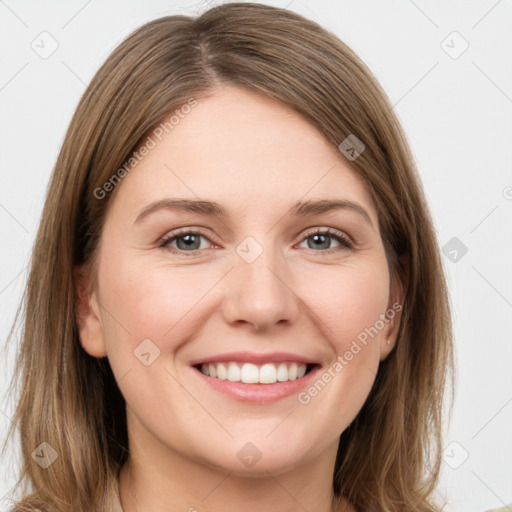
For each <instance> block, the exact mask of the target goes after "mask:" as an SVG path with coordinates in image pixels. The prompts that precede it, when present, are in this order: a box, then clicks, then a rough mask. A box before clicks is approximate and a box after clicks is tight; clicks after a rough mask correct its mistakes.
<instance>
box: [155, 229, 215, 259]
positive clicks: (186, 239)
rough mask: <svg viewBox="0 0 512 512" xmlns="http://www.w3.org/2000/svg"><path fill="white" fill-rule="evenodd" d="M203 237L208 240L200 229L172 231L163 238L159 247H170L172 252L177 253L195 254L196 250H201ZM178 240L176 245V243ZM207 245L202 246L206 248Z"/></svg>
mask: <svg viewBox="0 0 512 512" xmlns="http://www.w3.org/2000/svg"><path fill="white" fill-rule="evenodd" d="M201 238H203V239H205V240H208V241H209V238H207V237H206V236H205V235H203V234H202V233H201V232H200V231H190V230H185V229H184V230H182V231H178V232H174V233H172V234H171V235H170V236H168V237H166V238H164V239H163V240H161V241H160V242H159V244H158V246H159V247H162V248H164V249H169V250H171V252H176V253H182V254H183V253H191V254H190V255H191V256H192V255H194V253H195V252H197V251H200V250H201ZM175 242H176V246H173V245H171V244H174V243H175ZM204 248H205V247H202V249H204Z"/></svg>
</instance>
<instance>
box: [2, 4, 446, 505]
mask: <svg viewBox="0 0 512 512" xmlns="http://www.w3.org/2000/svg"><path fill="white" fill-rule="evenodd" d="M219 83H229V84H233V85H237V86H241V87H246V88H248V89H250V90H252V91H256V92H259V93H261V94H264V95H266V96H269V97H271V98H273V99H274V100H276V101H278V102H281V103H282V104H285V105H287V106H289V107H291V108H293V109H294V110H295V111H296V112H298V113H299V114H300V115H302V116H303V117H304V118H305V119H307V120H308V121H309V122H311V123H312V124H313V125H315V126H316V127H317V128H318V129H319V130H320V131H321V132H322V133H323V134H324V136H325V138H326V139H327V140H328V141H329V142H330V143H332V144H333V145H334V146H335V147H339V145H340V143H342V142H343V141H344V140H345V139H346V138H347V137H348V136H350V135H352V136H355V137H357V139H359V140H360V141H362V142H363V143H364V146H365V149H364V151H363V152H362V153H361V154H360V155H359V156H358V157H357V158H355V159H348V160H347V161H349V163H350V165H352V168H353V169H354V170H355V172H357V173H358V174H359V176H361V178H362V179H364V181H365V182H366V184H367V186H368V188H369V190H370V193H371V197H372V200H373V201H374V204H375V207H376V209H377V212H378V217H379V227H380V232H381V234H382V239H383V243H384V246H385V248H386V254H387V258H388V263H389V267H390V271H391V275H392V278H394V279H401V280H402V281H403V282H404V283H405V282H407V292H406V296H405V302H404V306H403V311H402V319H401V324H400V329H399V333H398V338H397V342H396V346H395V347H394V349H393V351H392V352H391V354H390V355H389V356H388V357H387V358H386V359H385V360H384V361H382V362H381V364H380V367H379V371H378V374H377V377H376V380H375V382H374V386H373V388H372V390H371V392H370V395H369V396H368V399H367V400H366V402H365V404H364V406H363V407H362V409H361V410H360V412H359V414H358V415H357V417H356V419H355V420H354V421H353V422H352V424H351V425H350V426H349V427H348V428H347V429H346V430H345V431H344V432H343V433H342V435H341V438H340V442H339V448H338V455H337V459H336V465H335V473H334V479H333V490H334V492H335V494H336V495H343V496H344V497H346V499H347V500H348V501H349V502H351V503H352V504H353V505H354V506H355V507H356V508H357V509H358V510H361V511H363V510H364V511H365V512H377V511H379V512H387V511H406V510H415V511H425V512H426V511H433V510H438V508H436V505H435V504H434V503H433V499H432V495H433V491H434V490H435V487H436V484H437V480H438V476H439V471H440V465H441V449H442V437H443V425H442V418H443V416H444V409H443V397H444V395H445V391H446V389H447V388H448V386H447V382H448V379H447V377H448V376H449V375H450V376H452V378H453V372H454V366H453V346H452V324H451V317H450V305H449V296H448V292H447V286H446V282H445V276H444V273H443V268H442V262H441V257H440V251H439V247H438V244H437V240H436V236H435V230H434V227H433V221H432V218H431V215H430V212H429V209H428V205H427V203H426V200H425V195H424V192H423V189H422V185H421V181H420V178H419V175H418V172H417V170H416V168H415V164H414V161H413V157H412V155H411V152H410V149H409V147H408V144H407V141H406V138H405V136H404V134H403V131H402V128H401V127H400V124H399V122H398V120H397V118H396V116H395V114H394V112H393V108H392V105H391V104H390V102H389V100H388V98H387V96H386V94H385V92H384V91H383V90H382V88H381V87H380V85H379V84H378V82H377V81H376V79H375V78H374V77H373V76H372V74H371V72H370V71H369V69H368V68H367V67H366V65H365V64H364V63H363V62H362V61H361V60H360V59H359V58H358V57H357V56H356V55H355V53H354V52H353V51H352V50H351V49H350V48H348V47H347V46H346V45H345V44H344V43H343V42H342V41H340V40H339V39H338V38H337V37H336V36H335V35H334V34H332V33H330V32H329V31H327V30H325V29H323V28H322V27H320V26H319V25H317V24H316V23H314V22H312V21H310V20H307V19H305V18H303V17H302V16H300V15H298V14H295V13H293V12H290V11H287V10H283V9H279V8H276V7H270V6H266V5H260V4H256V3H228V4H225V5H221V6H218V7H214V8H212V9H210V10H208V11H206V12H204V13H203V14H202V15H200V16H198V17H195V18H194V17H187V16H182V15H176V16H167V17H163V18H159V19H156V20H154V21H151V22H149V23H147V24H145V25H144V26H142V27H141V28H139V29H137V30H136V31H135V32H133V33H132V34H131V35H130V36H129V37H128V38H127V39H126V40H125V41H124V42H122V43H121V44H120V45H119V46H118V47H117V48H116V49H115V50H114V51H113V53H112V54H111V55H110V56H109V57H108V59H107V60H106V62H105V63H104V64H103V65H102V67H101V68H100V69H99V70H98V72H97V73H96V75H95V76H94V78H93V79H92V81H91V83H90V85H89V86H88V87H87V89H86V91H85V93H84V95H83V97H82V98H81V100H80V102H79V104H78V107H77V109H76V112H75V114H74V117H73V119H72V121H71V124H70V126H69V129H68V131H67V134H66V137H65V140H64V143H63V146H62V149H61V151H60V154H59V156H58V159H57V162H56V165H55V168H54V171H53V174H52V177H51V181H50V184H49V188H48V191H47V197H46V203H45V205H44V210H43V214H42V219H41V223H40V227H39V230H38V234H37V238H36V242H35V246H34V252H33V257H32V260H31V267H30V274H29V278H28V282H27V286H26V290H25V294H24V297H23V301H22V304H21V305H20V310H19V311H18V315H19V314H21V308H22V307H23V311H22V314H23V332H22V341H21V347H20V350H19V355H18V360H17V367H16V373H15V377H14V379H13V382H12V386H13V387H15V386H16V387H18V389H19V400H18V401H17V408H16V413H15V417H14V424H16V425H17V427H18V428H19V435H20V442H21V450H22V456H23V465H22V469H21V472H20V475H19V479H18V481H17V485H18V486H19V485H20V484H21V483H22V482H23V484H24V487H23V493H24V498H23V499H22V500H21V501H19V502H17V503H16V505H15V508H14V510H16V511H35V510H54V511H59V512H60V511H62V512H67V511H72V510H73V511H78V512H86V511H88V510H96V511H102V512H108V511H109V509H110V508H111V507H112V503H113V501H112V499H113V496H114V493H115V489H116V478H117V475H118V472H119V470H120V468H121V467H122V465H123V464H124V462H125V461H126V459H127V457H128V454H129V451H128V438H127V430H126V416H125V401H124V398H123V396H122V395H121V393H120V391H119V388H118V387H117V384H116V381H115V379H114V377H113V374H112V371H111V369H110V366H109V363H108V360H107V358H102V359H96V358H94V357H91V356H90V355H88V354H87V353H86V352H85V351H84V350H83V348H82V347H81V344H80V340H79V337H78V331H77V324H76V294H77V289H76V288H77V281H76V275H75V274H74V269H75V268H77V267H78V266H79V265H85V268H87V269H89V270H90V271H91V270H92V269H93V262H94V257H95V254H96V249H97V247H98V241H99V240H100V237H101V230H102V224H103V221H104V218H105V212H106V210H107V208H108V205H109V204H110V201H111V200H112V197H113V196H114V195H115V191H116V190H117V189H118V188H119V186H122V183H117V182H115V181H116V179H117V180H119V181H121V180H122V177H123V175H125V173H126V172H129V171H127V167H125V164H126V162H127V161H130V158H131V157H132V155H133V152H134V151H135V150H137V148H139V147H141V145H142V144H144V143H146V142H147V140H148V139H147V138H148V136H149V134H151V133H152V130H153V129H154V128H155V127H156V126H158V125H159V123H161V122H162V119H164V118H166V116H169V115H170V114H171V113H172V112H174V111H176V110H178V109H180V108H182V107H183V106H184V105H186V104H190V101H191V99H192V100H199V99H200V98H202V97H205V96H207V95H208V94H209V93H211V91H212V90H213V88H214V87H215V86H216V85H217V84H219ZM121 169H125V170H124V173H123V172H121ZM131 172H137V170H136V169H135V170H133V171H131ZM107 182H109V183H111V185H112V186H111V187H105V184H106V183H107ZM114 182H115V183H114ZM115 185H117V186H115ZM107 188H108V190H107ZM111 188H113V189H114V190H113V191H110V189H111ZM106 190H107V192H108V193H107V192H105V191H106ZM98 191H100V192H98ZM41 254H44V256H45V257H40V255H41ZM402 255H406V256H407V258H408V269H406V268H404V266H403V265H402V264H401V261H400V260H399V257H400V256H402ZM18 315H17V318H18ZM451 383H452V388H451V389H452V400H453V380H452V381H451ZM14 431H15V427H14V426H13V427H12V428H11V430H10V432H9V437H11V436H12V434H13V432H14ZM41 443H48V445H49V446H50V447H51V448H52V449H53V450H55V453H56V454H58V457H57V459H56V460H55V461H54V462H53V463H52V464H51V465H49V467H47V468H43V467H41V465H39V464H37V463H36V461H35V459H34V457H33V456H32V454H33V452H34V450H36V449H39V450H41V449H43V451H44V449H45V448H46V449H48V450H49V448H48V446H47V445H43V446H42V448H38V447H40V446H41ZM4 449H5V446H4ZM51 453H52V454H53V452H51ZM41 456H42V455H41Z"/></svg>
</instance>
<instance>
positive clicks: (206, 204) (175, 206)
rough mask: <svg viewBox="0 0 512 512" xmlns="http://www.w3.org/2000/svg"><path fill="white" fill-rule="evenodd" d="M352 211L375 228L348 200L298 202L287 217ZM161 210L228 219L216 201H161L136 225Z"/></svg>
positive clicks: (354, 204)
mask: <svg viewBox="0 0 512 512" xmlns="http://www.w3.org/2000/svg"><path fill="white" fill-rule="evenodd" d="M345 209H348V210H351V211H353V212H356V213H357V214H359V215H360V216H361V217H363V218H364V219H365V220H366V222H367V223H368V224H369V225H370V226H371V227H372V228H373V227H374V226H373V223H372V220H371V218H370V215H369V214H368V212H367V211H366V210H365V209H364V208H363V207H362V206H361V205H360V204H358V203H354V202H353V201H348V200H346V199H316V200H309V201H298V202H297V203H295V204H294V205H292V207H291V208H290V209H289V210H288V211H287V213H286V214H285V215H287V216H297V217H306V216H308V215H319V214H322V213H329V212H333V211H337V210H345ZM159 210H176V211H183V212H191V213H198V214H200V215H205V216H209V217H226V216H227V211H226V209H225V208H224V207H223V206H222V205H221V204H219V203H217V202H215V201H204V200H199V199H197V200H196V199H170V198H168V199H161V200H159V201H155V202H154V203H151V204H149V205H148V206H146V207H145V208H144V209H143V210H142V211H141V212H140V213H139V215H138V216H137V218H136V219H135V224H137V223H139V222H141V221H142V220H143V219H145V218H146V217H148V215H151V214H152V213H154V212H156V211H159Z"/></svg>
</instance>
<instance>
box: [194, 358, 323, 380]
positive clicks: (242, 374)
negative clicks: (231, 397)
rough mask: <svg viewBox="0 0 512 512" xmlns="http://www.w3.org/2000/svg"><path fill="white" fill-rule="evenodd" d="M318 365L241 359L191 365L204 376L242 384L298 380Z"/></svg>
mask: <svg viewBox="0 0 512 512" xmlns="http://www.w3.org/2000/svg"><path fill="white" fill-rule="evenodd" d="M319 366H320V365H318V364H316V363H302V362H295V361H282V362H279V363H271V362H267V363H263V364H254V363H249V362H241V361H223V362H212V363H199V364H196V365H194V366H193V367H194V368H195V369H196V370H198V371H199V372H201V373H202V374H203V375H204V376H206V377H210V378H212V379H216V380H224V381H229V382H235V383H236V382H238V383H243V384H262V385H269V384H276V383H280V382H290V381H295V380H300V379H302V378H304V377H305V376H306V375H308V374H309V373H311V372H312V371H313V370H314V369H315V368H317V367H319Z"/></svg>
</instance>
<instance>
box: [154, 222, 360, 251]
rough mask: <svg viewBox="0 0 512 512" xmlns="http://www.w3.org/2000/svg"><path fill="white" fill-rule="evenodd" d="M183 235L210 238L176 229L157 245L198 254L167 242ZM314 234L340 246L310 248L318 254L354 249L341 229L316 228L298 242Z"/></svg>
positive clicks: (166, 248) (196, 232) (165, 248)
mask: <svg viewBox="0 0 512 512" xmlns="http://www.w3.org/2000/svg"><path fill="white" fill-rule="evenodd" d="M185 235H199V236H202V237H203V238H205V239H206V240H208V241H209V242H210V243H211V240H210V239H209V238H208V237H207V236H206V235H205V234H204V233H203V232H202V231H201V230H190V229H186V228H184V229H181V230H178V231H175V232H174V233H171V234H170V235H169V236H166V237H164V238H163V239H162V240H161V241H160V242H158V247H160V248H162V249H164V250H167V251H170V252H172V253H175V254H180V255H181V254H183V255H185V256H198V255H200V253H201V250H200V249H194V250H192V251H183V250H180V249H175V248H174V247H170V246H169V245H168V244H169V243H170V242H173V241H174V240H176V239H178V238H181V237H183V236H185ZM315 235H327V236H329V237H331V238H333V239H335V240H336V241H337V242H339V243H340V244H341V246H340V247H333V248H331V249H326V250H323V251H315V250H314V249H310V250H311V251H313V252H315V253H319V254H331V253H332V252H336V251H339V250H342V249H350V250H353V249H354V244H353V243H352V242H351V241H350V239H349V238H348V237H347V236H346V235H345V234H344V233H342V232H341V231H337V230H333V229H331V228H323V229H322V228H316V229H315V230H314V231H312V232H309V233H307V234H306V235H305V236H304V237H303V238H302V239H301V240H300V242H299V243H301V242H303V241H304V240H306V239H308V238H311V237H312V236H315Z"/></svg>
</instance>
